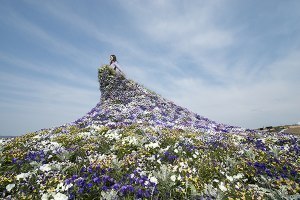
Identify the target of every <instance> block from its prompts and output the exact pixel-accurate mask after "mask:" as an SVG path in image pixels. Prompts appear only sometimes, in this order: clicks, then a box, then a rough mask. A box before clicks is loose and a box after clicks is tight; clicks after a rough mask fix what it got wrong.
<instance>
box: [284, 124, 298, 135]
mask: <svg viewBox="0 0 300 200" xmlns="http://www.w3.org/2000/svg"><path fill="white" fill-rule="evenodd" d="M284 132H285V133H291V134H294V135H298V136H300V126H290V127H289V128H288V129H286V130H285V131H284Z"/></svg>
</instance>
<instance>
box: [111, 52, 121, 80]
mask: <svg viewBox="0 0 300 200" xmlns="http://www.w3.org/2000/svg"><path fill="white" fill-rule="evenodd" d="M109 65H110V66H111V67H112V68H113V69H114V70H115V71H117V72H119V73H120V74H122V75H125V74H124V73H123V72H122V71H121V69H120V66H119V64H118V61H117V57H116V56H115V55H110V63H109Z"/></svg>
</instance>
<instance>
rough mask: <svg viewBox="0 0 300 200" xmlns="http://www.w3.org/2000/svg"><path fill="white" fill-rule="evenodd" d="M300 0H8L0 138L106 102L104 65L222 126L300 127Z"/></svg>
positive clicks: (0, 54) (2, 20)
mask: <svg viewBox="0 0 300 200" xmlns="http://www.w3.org/2000/svg"><path fill="white" fill-rule="evenodd" d="M299 10H300V1H298V0H294V1H293V0H286V1H281V0H264V1H261V0H245V1H240V0H222V1H220V0H215V1H198V0H195V1H192V0H191V1H181V0H162V1H155V0H145V1H138V0H128V1H127V0H126V1H125V0H123V1H116V0H109V1H97V0H87V1H82V0H80V1H79V0H63V1H61V0H52V1H29V0H28V1H24V0H20V1H9V0H3V1H1V6H0V36H1V37H0V44H1V45H0V67H1V74H0V109H1V112H0V121H1V126H0V135H21V134H24V133H27V132H31V131H36V130H39V129H42V128H49V127H54V126H58V125H62V124H64V123H67V122H71V121H74V120H76V119H77V118H79V117H81V116H83V115H84V114H85V113H87V112H88V111H89V110H90V109H91V108H93V107H94V106H95V105H96V104H97V103H98V102H99V99H100V92H99V86H98V80H97V68H98V67H99V66H101V65H103V64H107V63H108V62H109V55H110V54H116V55H117V57H118V60H119V63H120V65H121V67H122V69H123V71H124V72H125V73H126V74H127V76H128V77H129V78H131V79H133V80H135V81H137V82H139V83H140V84H142V85H144V86H146V87H147V88H149V89H151V90H153V91H156V92H157V93H159V94H160V95H162V96H163V97H165V98H167V99H169V100H172V101H174V102H175V103H176V104H178V105H181V106H183V107H186V108H188V109H190V110H192V111H194V112H196V113H198V114H200V115H202V116H205V117H208V118H210V119H212V120H215V121H217V122H221V123H226V124H231V125H238V126H242V127H246V128H258V127H262V126H269V125H282V124H294V123H298V122H299V121H300V112H299V111H300V103H299V102H300V90H299V85H300V78H299V76H300V12H299Z"/></svg>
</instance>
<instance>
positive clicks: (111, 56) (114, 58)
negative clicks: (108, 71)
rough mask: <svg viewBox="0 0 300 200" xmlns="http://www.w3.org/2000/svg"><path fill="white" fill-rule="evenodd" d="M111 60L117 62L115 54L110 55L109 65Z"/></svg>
mask: <svg viewBox="0 0 300 200" xmlns="http://www.w3.org/2000/svg"><path fill="white" fill-rule="evenodd" d="M113 62H117V57H116V56H115V55H110V65H111V64H112V63H113Z"/></svg>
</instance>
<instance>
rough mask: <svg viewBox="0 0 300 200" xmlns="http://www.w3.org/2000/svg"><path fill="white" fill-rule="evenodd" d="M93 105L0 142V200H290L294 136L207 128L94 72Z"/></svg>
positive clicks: (299, 193) (294, 184)
mask: <svg viewBox="0 0 300 200" xmlns="http://www.w3.org/2000/svg"><path fill="white" fill-rule="evenodd" d="M99 81H100V90H101V101H100V103H98V104H97V105H96V107H95V108H93V109H92V110H91V111H90V112H89V113H88V114H87V115H85V116H84V117H82V118H80V119H78V120H77V121H75V122H73V123H69V124H65V125H62V126H60V127H55V128H50V129H43V130H40V131H37V132H34V133H29V134H25V135H23V136H20V137H16V138H10V139H1V140H0V197H1V198H2V199H17V200H19V199H43V200H46V199H55V200H58V199H107V200H109V199H299V198H300V174H299V172H300V156H299V155H300V148H299V137H298V136H293V135H288V134H284V133H261V132H257V131H254V130H246V129H243V128H239V127H234V126H228V125H224V124H219V123H216V122H214V121H211V120H209V119H207V118H205V117H202V116H199V115H197V114H195V113H192V112H190V111H188V110H187V109H184V108H181V107H179V106H177V105H175V104H174V103H172V102H169V101H167V100H165V99H163V98H162V97H160V96H158V95H156V94H155V93H154V92H152V91H149V90H147V89H145V88H144V87H142V86H140V85H138V84H136V83H134V82H133V81H131V80H128V79H127V78H126V77H124V76H121V75H118V74H116V73H115V72H114V71H112V70H111V69H110V68H109V67H107V66H105V67H103V68H101V69H99Z"/></svg>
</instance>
